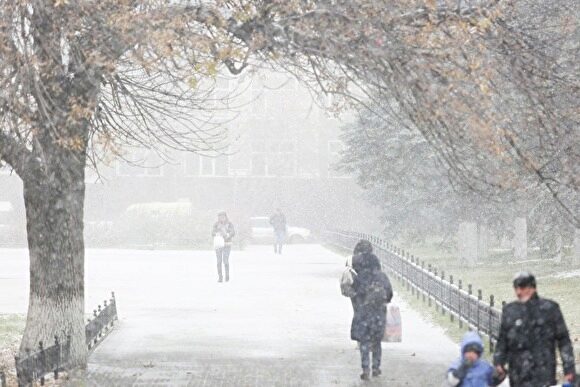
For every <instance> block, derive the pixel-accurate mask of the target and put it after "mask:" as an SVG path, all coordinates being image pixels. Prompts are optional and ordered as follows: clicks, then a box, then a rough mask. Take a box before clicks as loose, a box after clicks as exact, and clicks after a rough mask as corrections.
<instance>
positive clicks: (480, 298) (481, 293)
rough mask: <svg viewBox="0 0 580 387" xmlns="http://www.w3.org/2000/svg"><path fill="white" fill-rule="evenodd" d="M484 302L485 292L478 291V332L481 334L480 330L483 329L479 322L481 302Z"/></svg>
mask: <svg viewBox="0 0 580 387" xmlns="http://www.w3.org/2000/svg"><path fill="white" fill-rule="evenodd" d="M482 301H483V292H482V291H481V289H477V325H476V328H477V332H478V333H479V329H480V328H481V324H480V321H479V318H480V317H479V315H480V310H481V308H480V306H481V302H482Z"/></svg>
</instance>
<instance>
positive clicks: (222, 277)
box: [217, 265, 224, 282]
mask: <svg viewBox="0 0 580 387" xmlns="http://www.w3.org/2000/svg"><path fill="white" fill-rule="evenodd" d="M217 270H218V282H224V276H223V274H222V265H218V267H217Z"/></svg>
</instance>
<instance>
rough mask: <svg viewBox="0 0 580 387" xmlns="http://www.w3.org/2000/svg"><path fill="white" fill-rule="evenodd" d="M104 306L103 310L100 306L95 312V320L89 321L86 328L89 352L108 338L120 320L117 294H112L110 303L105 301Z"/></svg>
mask: <svg viewBox="0 0 580 387" xmlns="http://www.w3.org/2000/svg"><path fill="white" fill-rule="evenodd" d="M103 305H104V306H103V309H101V305H99V306H98V308H97V309H95V310H93V318H92V319H89V320H88V323H87V325H86V326H85V335H86V338H87V346H88V347H89V350H92V349H94V348H95V346H96V345H97V344H98V343H99V341H100V340H102V339H103V338H104V337H105V336H107V333H108V332H109V329H111V328H113V325H114V324H115V321H116V320H117V319H118V316H117V303H116V301H115V292H112V293H111V299H110V300H109V302H108V303H107V300H105V301H104V303H103Z"/></svg>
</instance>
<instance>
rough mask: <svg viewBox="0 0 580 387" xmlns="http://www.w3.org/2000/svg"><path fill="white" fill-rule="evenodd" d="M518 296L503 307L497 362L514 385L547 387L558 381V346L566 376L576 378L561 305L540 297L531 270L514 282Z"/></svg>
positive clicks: (571, 380) (520, 275)
mask: <svg viewBox="0 0 580 387" xmlns="http://www.w3.org/2000/svg"><path fill="white" fill-rule="evenodd" d="M513 286H514V289H515V292H516V296H517V298H518V300H517V301H515V302H511V303H509V304H507V305H506V306H505V307H504V308H503V312H502V318H501V326H500V331H499V337H498V341H497V346H496V350H495V354H494V365H495V366H496V370H497V372H498V373H499V374H500V375H505V373H506V369H505V366H506V364H507V365H508V369H507V373H508V375H509V379H510V386H512V387H544V386H551V385H554V384H556V347H558V349H559V350H560V356H561V358H562V366H563V369H564V375H565V379H566V381H568V382H571V383H573V382H574V378H575V367H574V350H573V347H572V343H571V341H570V336H569V334H568V329H567V328H566V323H565V322H564V317H563V316H562V312H561V311H560V307H559V306H558V304H557V303H555V302H554V301H551V300H548V299H545V298H540V297H539V296H538V293H537V291H536V279H535V278H534V276H533V275H532V274H530V273H528V272H521V273H518V274H517V275H516V276H515V278H514V281H513Z"/></svg>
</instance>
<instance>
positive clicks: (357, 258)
mask: <svg viewBox="0 0 580 387" xmlns="http://www.w3.org/2000/svg"><path fill="white" fill-rule="evenodd" d="M372 252H373V245H372V243H371V242H369V241H367V240H366V239H361V240H360V241H358V242H357V244H356V245H355V246H354V249H353V251H352V257H351V259H350V260H347V261H346V266H350V267H351V268H352V269H353V270H354V272H355V273H358V271H359V270H362V268H363V266H368V265H374V266H375V267H381V263H380V262H379V259H378V258H377V256H376V255H374V254H373V253H372ZM365 260H371V261H372V262H365ZM351 302H352V309H353V312H356V306H357V303H356V297H351Z"/></svg>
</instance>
